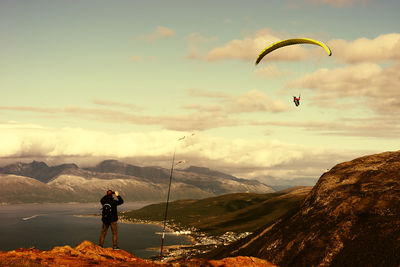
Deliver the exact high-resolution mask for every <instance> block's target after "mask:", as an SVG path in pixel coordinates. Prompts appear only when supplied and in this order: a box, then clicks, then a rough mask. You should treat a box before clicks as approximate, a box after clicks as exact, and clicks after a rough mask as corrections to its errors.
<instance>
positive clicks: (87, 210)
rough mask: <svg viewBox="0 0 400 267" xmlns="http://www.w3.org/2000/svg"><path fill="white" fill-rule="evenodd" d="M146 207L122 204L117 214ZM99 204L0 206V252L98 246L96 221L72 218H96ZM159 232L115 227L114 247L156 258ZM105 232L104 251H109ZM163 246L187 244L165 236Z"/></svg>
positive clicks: (149, 226)
mask: <svg viewBox="0 0 400 267" xmlns="http://www.w3.org/2000/svg"><path fill="white" fill-rule="evenodd" d="M146 204H148V203H124V204H123V205H121V206H119V207H118V211H124V210H130V209H137V208H140V207H142V206H144V205H146ZM100 208H101V206H100V204H98V203H85V204H21V205H0V236H1V238H0V250H2V251H8V250H14V249H17V248H31V247H35V248H37V249H40V250H49V249H52V248H53V247H55V246H65V245H70V246H71V247H74V246H76V245H77V244H79V243H80V242H82V241H83V240H89V241H92V242H94V243H95V244H98V240H99V236H100V230H101V221H100V218H99V217H80V216H76V215H86V214H99V213H100ZM161 230H162V228H161V227H160V226H158V225H152V224H128V223H121V222H119V223H118V245H119V247H120V248H121V249H124V250H126V251H128V252H130V253H133V254H134V255H136V256H138V257H141V258H149V257H151V256H154V255H157V254H159V250H147V248H154V247H159V246H160V242H161V236H160V235H159V234H156V233H159V232H161ZM111 237H112V234H111V229H109V231H108V233H107V236H106V240H105V243H104V247H112V241H111ZM165 244H166V245H178V244H191V242H190V240H189V239H188V238H187V237H185V236H176V235H168V236H167V237H166V239H165Z"/></svg>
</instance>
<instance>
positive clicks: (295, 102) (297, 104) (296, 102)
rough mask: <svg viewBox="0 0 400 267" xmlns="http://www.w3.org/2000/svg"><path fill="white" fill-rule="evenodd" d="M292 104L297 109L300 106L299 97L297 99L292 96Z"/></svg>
mask: <svg viewBox="0 0 400 267" xmlns="http://www.w3.org/2000/svg"><path fill="white" fill-rule="evenodd" d="M293 102H294V104H295V105H296V107H298V106H299V105H300V96H299V97H295V96H293Z"/></svg>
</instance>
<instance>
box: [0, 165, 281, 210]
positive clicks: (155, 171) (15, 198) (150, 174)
mask: <svg viewBox="0 0 400 267" xmlns="http://www.w3.org/2000/svg"><path fill="white" fill-rule="evenodd" d="M169 177H170V169H166V168H161V167H139V166H135V165H131V164H127V163H123V162H120V161H117V160H105V161H102V162H100V163H99V164H97V165H96V166H94V167H89V168H80V167H79V166H78V165H76V164H73V163H71V164H61V165H57V166H48V165H47V164H46V163H45V162H38V161H33V162H31V163H21V162H19V163H15V164H9V165H7V166H4V167H1V168H0V196H1V199H0V203H34V202H93V201H98V200H99V199H100V198H101V197H102V196H103V195H104V194H105V192H106V190H108V189H112V190H114V191H119V192H120V194H121V196H123V198H124V200H125V201H164V200H165V198H166V194H167V190H168V183H169ZM238 192H253V193H271V192H274V190H273V189H272V188H270V187H268V186H267V185H265V184H263V183H261V182H259V181H257V180H247V179H241V178H237V177H234V176H232V175H229V174H225V173H221V172H218V171H214V170H210V169H208V168H204V167H196V166H190V167H189V168H187V169H183V170H174V173H173V182H172V186H171V200H174V199H187V198H191V199H199V198H205V197H212V196H218V195H222V194H228V193H238Z"/></svg>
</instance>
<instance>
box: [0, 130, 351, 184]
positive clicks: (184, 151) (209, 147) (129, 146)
mask: <svg viewBox="0 0 400 267" xmlns="http://www.w3.org/2000/svg"><path fill="white" fill-rule="evenodd" d="M0 128H1V129H2V131H1V132H0V140H1V141H0V156H1V157H2V158H3V161H4V159H5V158H9V159H10V158H12V159H14V160H23V159H28V158H29V159H37V160H38V159H46V160H49V161H51V160H55V159H57V161H58V162H60V161H62V160H64V162H66V161H68V160H69V159H71V158H74V159H76V160H77V162H76V163H78V164H79V163H80V162H85V161H88V159H91V158H92V159H94V158H95V159H97V158H103V159H106V158H116V159H125V160H131V161H133V163H136V164H140V165H142V166H154V165H161V166H164V167H169V165H170V160H171V156H172V152H173V150H174V147H175V145H177V159H182V160H187V161H188V162H190V164H191V165H197V166H206V167H210V168H214V169H217V170H221V171H225V172H227V173H231V174H234V175H235V174H236V175H240V176H242V177H246V178H248V177H253V176H255V175H259V174H261V173H263V174H266V173H269V174H273V175H274V176H278V177H279V176H280V175H279V173H281V174H282V175H284V176H285V178H288V177H287V175H288V174H289V173H290V172H293V166H301V165H302V164H303V162H309V161H310V159H313V161H314V165H313V166H314V167H313V171H314V172H312V171H311V173H310V175H314V176H319V175H320V170H322V169H323V168H325V164H327V163H326V161H324V163H323V165H324V166H320V165H318V164H317V163H315V162H316V159H318V158H326V157H328V158H332V157H333V155H335V156H336V157H338V155H339V154H340V153H339V152H338V151H336V152H335V151H333V152H332V151H326V150H323V149H318V148H312V147H305V146H301V145H297V144H287V143H282V142H279V141H266V140H264V139H253V140H245V139H228V138H219V137H212V136H209V135H204V134H199V133H197V134H196V135H194V136H191V135H190V134H188V136H189V137H188V138H185V139H183V140H182V141H177V140H178V139H179V138H180V137H182V135H183V134H182V132H176V131H165V130H163V131H153V132H146V133H140V132H129V133H122V134H121V133H105V132H99V131H89V130H85V129H80V128H63V129H52V128H45V127H41V126H38V127H32V126H30V125H27V126H26V127H25V126H24V125H22V124H21V125H18V124H16V123H13V124H5V123H3V124H0ZM343 155H344V154H342V156H343ZM342 158H343V157H342ZM3 161H2V162H3ZM291 165H293V166H292V167H289V168H287V171H284V170H282V168H281V167H282V166H291ZM303 166H304V165H303ZM297 168H298V167H297ZM290 170H292V171H290ZM295 176H296V175H295V174H294V173H292V174H291V177H295Z"/></svg>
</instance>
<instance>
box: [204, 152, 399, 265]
mask: <svg viewBox="0 0 400 267" xmlns="http://www.w3.org/2000/svg"><path fill="white" fill-rule="evenodd" d="M316 160H318V159H316ZM216 253H217V254H216ZM211 255H212V253H211ZM216 255H218V257H227V256H238V255H246V256H255V257H259V258H263V259H267V260H270V261H272V262H273V263H275V264H278V265H279V266H328V265H329V266H352V265H353V266H400V151H397V152H385V153H381V154H376V155H370V156H365V157H361V158H358V159H355V160H352V161H349V162H344V163H341V164H338V165H336V166H335V167H334V168H332V169H331V170H330V171H329V172H327V173H324V174H323V175H322V176H321V177H320V179H319V181H318V183H317V184H316V185H315V186H314V188H313V189H312V191H311V192H310V193H309V194H308V195H307V197H306V199H305V201H304V203H303V204H302V206H301V207H300V209H299V211H298V212H297V213H295V214H293V215H291V216H288V217H286V218H282V219H281V220H280V221H278V222H275V224H272V225H270V226H268V227H266V228H264V229H260V230H259V231H257V232H255V233H254V234H253V235H251V236H249V237H247V238H246V239H245V240H242V241H239V242H237V243H235V244H232V245H231V246H229V247H228V248H225V249H222V250H219V251H217V252H214V255H213V256H214V257H215V256H216Z"/></svg>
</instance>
